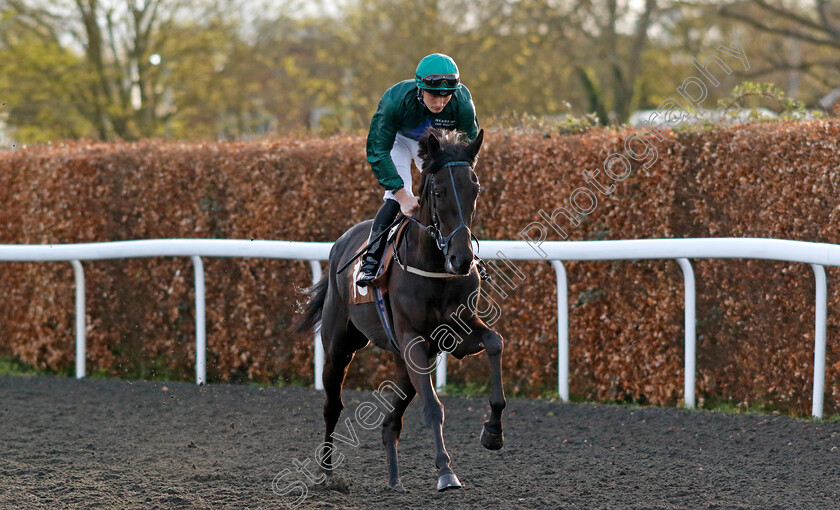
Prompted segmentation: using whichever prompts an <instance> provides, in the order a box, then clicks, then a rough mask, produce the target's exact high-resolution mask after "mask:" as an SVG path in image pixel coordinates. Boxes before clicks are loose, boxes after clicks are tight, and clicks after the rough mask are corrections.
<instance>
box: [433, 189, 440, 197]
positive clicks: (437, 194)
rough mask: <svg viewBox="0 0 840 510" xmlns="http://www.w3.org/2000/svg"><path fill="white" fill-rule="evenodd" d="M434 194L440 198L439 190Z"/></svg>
mask: <svg viewBox="0 0 840 510" xmlns="http://www.w3.org/2000/svg"><path fill="white" fill-rule="evenodd" d="M434 195H435V198H440V192H438V191H437V190H435V192H434Z"/></svg>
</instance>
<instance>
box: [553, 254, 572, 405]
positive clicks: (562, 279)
mask: <svg viewBox="0 0 840 510" xmlns="http://www.w3.org/2000/svg"><path fill="white" fill-rule="evenodd" d="M551 265H552V267H554V274H555V276H556V277H557V393H558V394H559V395H560V400H562V401H563V402H568V401H569V286H568V284H567V281H566V268H565V267H564V266H563V262H561V261H559V260H552V261H551Z"/></svg>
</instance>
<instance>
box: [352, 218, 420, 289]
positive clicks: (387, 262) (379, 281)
mask: <svg viewBox="0 0 840 510" xmlns="http://www.w3.org/2000/svg"><path fill="white" fill-rule="evenodd" d="M406 225H408V222H407V221H405V222H403V223H401V224H400V225H397V226H394V227H393V228H391V231H390V232H389V233H388V239H387V241H386V243H385V251H384V254H383V256H382V260H381V261H380V263H379V274H378V275H377V276H376V278H375V279H374V280H373V285H374V286H376V287H380V288H381V289H382V295H383V297H384V296H385V294H386V293H387V291H386V289H387V287H388V272H389V270H390V269H391V262H392V261H393V260H394V250H393V248H392V246H393V244H394V243H395V242H396V241H397V240H398V239H400V238H401V237H402V236H403V233H404V231H405V227H406ZM366 245H367V239H364V240H362V244H361V245H359V247H358V248H356V250H355V251H354V253H356V252H358V251H359V250H361V249H362V248H364V247H365V246H366ZM361 269H362V257H359V259H358V260H356V263H355V264H353V271H351V272H348V273H347V274H349V278H350V304H351V305H361V304H364V303H373V301H374V295H373V287H359V286H358V285H356V279H357V278H358V277H359V272H360V271H361Z"/></svg>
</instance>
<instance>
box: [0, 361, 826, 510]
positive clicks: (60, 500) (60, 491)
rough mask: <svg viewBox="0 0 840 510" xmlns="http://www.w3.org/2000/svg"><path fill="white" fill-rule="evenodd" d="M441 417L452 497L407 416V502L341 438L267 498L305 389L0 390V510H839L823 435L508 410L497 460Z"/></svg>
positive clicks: (412, 412) (363, 451)
mask: <svg viewBox="0 0 840 510" xmlns="http://www.w3.org/2000/svg"><path fill="white" fill-rule="evenodd" d="M441 400H442V401H443V403H444V405H445V413H446V423H445V426H444V434H445V439H446V444H447V449H448V451H449V454H450V455H451V456H452V468H453V469H454V471H455V473H456V474H457V475H458V476H459V477H460V479H461V482H462V483H463V484H464V488H463V489H461V490H456V491H448V492H443V493H438V492H437V491H436V490H435V483H436V470H435V468H434V457H433V454H434V450H433V440H432V435H431V432H430V431H429V430H428V429H427V428H426V426H425V425H424V423H423V420H422V409H421V404H420V402H419V401H417V400H415V401H414V402H413V403H412V405H411V407H409V409H408V411H407V413H406V418H405V426H404V428H403V433H402V439H401V442H400V445H399V453H400V467H401V472H402V473H401V474H402V481H403V483H404V485H405V487H406V488H407V489H408V492H407V493H405V494H400V493H396V492H394V491H392V490H390V489H389V488H388V486H387V468H386V464H385V452H384V450H383V447H382V443H381V432H380V429H379V428H377V429H374V430H365V429H364V428H361V427H359V426H356V427H354V428H355V431H356V434H357V437H358V446H355V447H354V446H350V445H347V444H342V443H339V447H338V451H339V452H340V453H341V454H343V455H344V461H343V462H342V464H341V465H340V466H338V467H337V469H336V472H335V475H334V476H333V477H332V478H331V479H329V480H328V481H326V482H324V483H312V482H308V484H307V485H308V487H307V493H306V494H305V496H304V495H303V493H302V491H301V490H297V489H293V490H291V491H289V493H288V494H285V495H283V494H282V492H283V491H282V490H281V489H284V488H286V487H287V486H289V485H292V484H294V483H295V482H297V481H300V482H303V481H305V480H306V477H305V476H304V474H302V473H299V472H297V471H296V468H295V465H294V461H297V462H298V464H305V463H306V462H307V459H309V460H308V462H309V464H307V465H308V466H310V467H314V463H315V460H314V455H315V449H316V448H317V446H318V445H319V444H320V443H321V441H322V435H323V418H322V415H321V413H322V405H323V394H322V393H320V392H317V391H315V390H313V389H308V388H300V387H282V388H277V387H271V388H260V387H256V386H244V385H242V386H240V385H222V384H218V385H209V386H205V387H201V388H199V387H197V386H195V385H193V384H188V383H164V382H140V381H126V380H101V379H100V380H75V379H71V378H61V377H23V376H20V377H8V376H3V377H0V424H2V427H0V508H3V509H6V508H18V509H30V508H108V509H112V508H196V509H199V508H238V509H246V508H249V509H256V508H262V509H264V510H267V509H275V508H290V507H291V506H292V505H294V504H295V503H297V506H296V508H338V507H340V508H358V509H367V508H374V509H384V508H401V509H402V508H404V509H414V508H453V509H454V508H458V509H460V508H481V509H496V508H640V509H641V508H826V509H829V508H838V507H840V423H828V422H821V421H809V420H801V419H791V418H787V417H782V416H762V415H745V414H724V413H712V412H706V411H687V410H680V409H664V408H654V407H647V408H633V407H628V406H612V405H600V404H599V405H595V404H561V403H557V402H548V401H540V400H524V399H508V406H507V409H506V410H505V418H504V426H505V440H506V443H505V447H504V448H503V449H502V450H499V451H488V450H485V449H484V448H483V447H482V446H481V445H480V443H479V439H478V435H479V432H480V430H481V426H482V423H483V422H484V420H485V419H486V416H487V415H488V414H489V406H488V404H487V401H486V399H484V398H481V399H478V398H462V397H441ZM363 401H374V402H375V399H372V398H371V392H369V391H350V390H345V393H344V404H345V410H344V414H343V415H342V420H341V421H340V422H339V426H338V429H337V432H339V433H341V434H343V435H350V433H349V432H348V430H347V427H346V423H345V421H344V418H345V417H351V416H352V413H353V412H354V410H355V408H356V407H357V406H358V405H359V403H360V402H363ZM284 469H288V470H289V474H287V475H286V476H284V477H282V478H280V481H279V482H278V483H276V484H275V486H274V488H275V489H277V490H276V491H275V490H272V481H273V480H274V479H275V477H276V476H277V475H278V474H279V473H281V472H282V471H283V470H284ZM312 471H313V474H315V475H317V473H316V472H315V470H314V469H313V470H312Z"/></svg>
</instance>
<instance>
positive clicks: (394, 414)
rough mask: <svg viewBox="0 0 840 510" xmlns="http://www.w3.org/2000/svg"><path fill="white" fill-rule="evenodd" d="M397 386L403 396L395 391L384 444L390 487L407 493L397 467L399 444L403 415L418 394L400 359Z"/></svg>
mask: <svg viewBox="0 0 840 510" xmlns="http://www.w3.org/2000/svg"><path fill="white" fill-rule="evenodd" d="M396 385H397V388H398V389H399V390H401V391H402V394H400V393H398V392H397V391H396V390H395V391H394V397H393V399H391V411H390V412H389V413H388V414H387V415H386V416H385V419H384V420H383V421H382V444H383V445H385V455H386V456H387V458H388V485H390V486H391V488H393V489H396V490H399V491H405V488H404V487H403V485H402V482H401V481H400V475H399V468H398V466H397V444H398V443H399V441H400V432H401V431H402V424H403V413H405V410H406V408H407V407H408V405H409V404H410V403H411V400H412V399H413V398H414V395H415V394H416V393H417V392H416V391H415V390H414V386H412V384H411V379H410V378H409V377H408V371H407V369H406V366H405V362H404V361H403V360H402V359H400V358H399V357H397V381H396ZM380 388H382V386H380Z"/></svg>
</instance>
